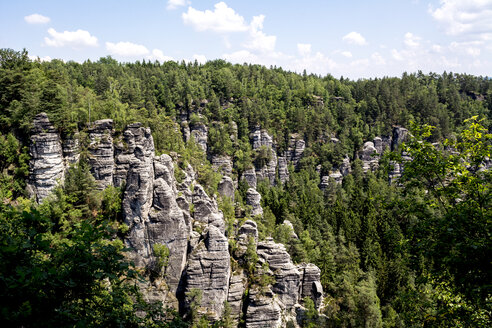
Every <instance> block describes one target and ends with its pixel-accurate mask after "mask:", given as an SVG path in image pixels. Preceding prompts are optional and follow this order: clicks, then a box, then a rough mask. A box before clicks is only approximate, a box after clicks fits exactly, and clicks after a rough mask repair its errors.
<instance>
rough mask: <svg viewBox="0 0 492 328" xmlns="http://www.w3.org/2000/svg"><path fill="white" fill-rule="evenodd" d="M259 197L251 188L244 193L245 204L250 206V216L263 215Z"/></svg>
mask: <svg viewBox="0 0 492 328" xmlns="http://www.w3.org/2000/svg"><path fill="white" fill-rule="evenodd" d="M260 201H261V195H260V193H259V192H257V191H256V190H255V189H253V188H249V189H248V191H247V192H246V204H247V205H250V206H251V216H256V215H263V208H262V207H261V204H260Z"/></svg>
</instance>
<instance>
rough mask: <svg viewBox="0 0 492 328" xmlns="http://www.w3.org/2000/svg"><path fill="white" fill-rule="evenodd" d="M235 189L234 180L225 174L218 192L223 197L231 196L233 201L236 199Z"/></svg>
mask: <svg viewBox="0 0 492 328" xmlns="http://www.w3.org/2000/svg"><path fill="white" fill-rule="evenodd" d="M235 190H236V188H235V187H234V181H232V179H231V178H230V177H228V176H223V177H222V180H220V182H219V185H218V186H217V192H218V193H219V195H221V196H222V197H229V198H230V199H231V200H232V201H234V192H235Z"/></svg>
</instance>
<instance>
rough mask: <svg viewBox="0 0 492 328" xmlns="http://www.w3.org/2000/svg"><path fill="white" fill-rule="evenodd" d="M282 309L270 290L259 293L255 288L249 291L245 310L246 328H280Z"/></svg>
mask: <svg viewBox="0 0 492 328" xmlns="http://www.w3.org/2000/svg"><path fill="white" fill-rule="evenodd" d="M281 312H282V308H281V306H280V304H279V302H278V301H277V300H276V299H275V297H274V294H273V292H272V291H271V290H269V291H267V292H266V293H261V292H260V291H259V290H258V289H257V288H252V289H250V293H249V295H248V307H247V309H246V327H247V328H264V327H272V328H277V327H281V326H282V318H281Z"/></svg>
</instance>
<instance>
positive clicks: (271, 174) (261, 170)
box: [250, 127, 277, 186]
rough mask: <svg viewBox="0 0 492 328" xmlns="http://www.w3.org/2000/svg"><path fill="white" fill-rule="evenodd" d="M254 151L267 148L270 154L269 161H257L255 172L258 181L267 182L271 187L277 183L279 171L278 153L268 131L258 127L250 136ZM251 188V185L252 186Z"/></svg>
mask: <svg viewBox="0 0 492 328" xmlns="http://www.w3.org/2000/svg"><path fill="white" fill-rule="evenodd" d="M250 140H251V144H252V146H253V150H257V151H259V150H260V148H262V147H264V148H266V151H267V152H268V161H267V162H264V161H262V160H256V161H255V171H256V178H257V180H267V181H269V182H270V184H271V185H273V184H274V183H275V174H276V170H277V152H276V145H275V143H274V142H273V138H272V137H271V136H270V135H269V134H268V132H267V131H266V130H261V129H260V128H259V127H256V128H255V129H254V130H253V132H251V134H250ZM250 186H251V185H250Z"/></svg>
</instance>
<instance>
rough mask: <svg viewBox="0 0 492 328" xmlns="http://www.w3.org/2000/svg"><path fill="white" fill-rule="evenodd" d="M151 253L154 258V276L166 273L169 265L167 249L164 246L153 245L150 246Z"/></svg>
mask: <svg viewBox="0 0 492 328" xmlns="http://www.w3.org/2000/svg"><path fill="white" fill-rule="evenodd" d="M152 251H153V252H154V256H155V267H154V271H155V273H156V274H161V273H163V272H165V271H166V268H167V265H168V263H169V248H168V247H167V245H164V244H154V245H152Z"/></svg>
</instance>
